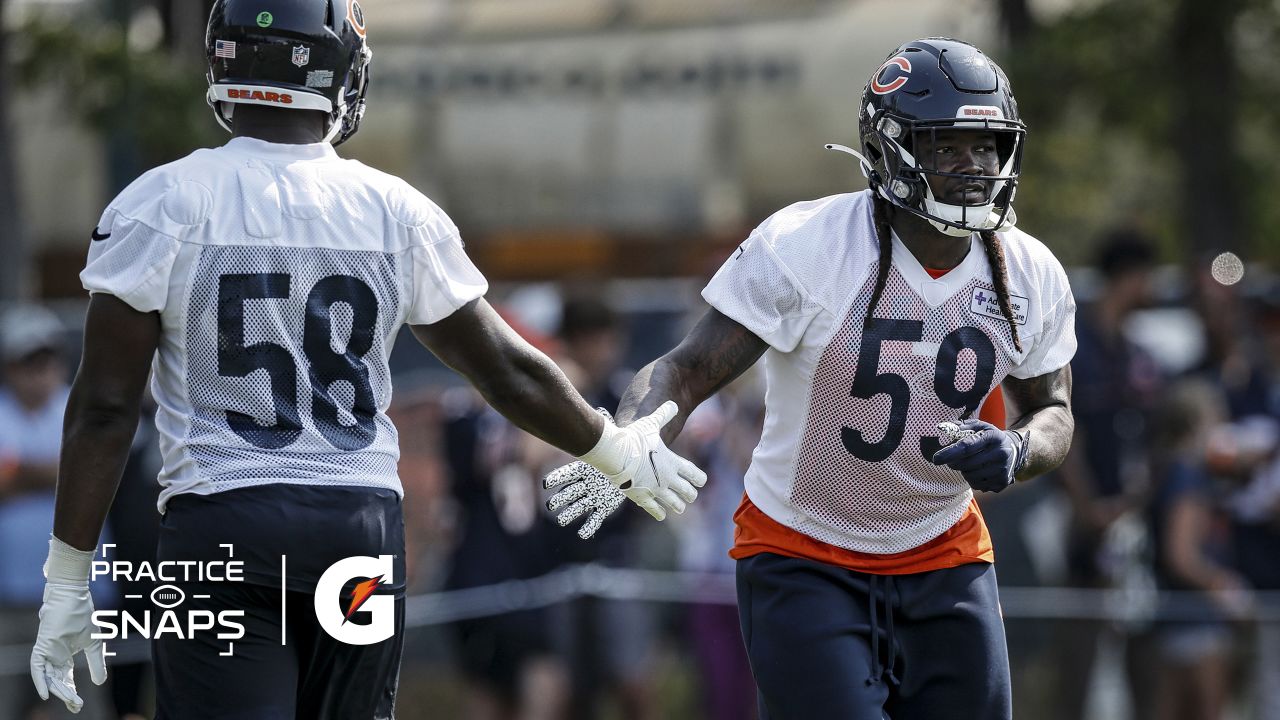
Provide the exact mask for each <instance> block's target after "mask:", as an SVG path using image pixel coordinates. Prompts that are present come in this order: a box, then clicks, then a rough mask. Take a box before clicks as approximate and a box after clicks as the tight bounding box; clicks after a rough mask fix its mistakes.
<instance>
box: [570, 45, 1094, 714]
mask: <svg viewBox="0 0 1280 720" xmlns="http://www.w3.org/2000/svg"><path fill="white" fill-rule="evenodd" d="M1025 134H1026V129H1025V127H1024V125H1023V123H1022V122H1021V121H1020V120H1019V116H1018V107H1017V104H1016V103H1015V102H1014V98H1013V93H1012V91H1011V90H1010V88H1009V81H1008V79H1007V78H1006V77H1005V75H1004V73H1003V72H1002V71H1001V70H1000V68H999V67H998V66H996V64H995V63H993V62H992V61H991V60H990V59H989V58H987V57H986V56H985V55H984V54H983V53H982V52H981V51H980V50H978V49H977V48H976V47H973V46H972V45H969V44H967V43H963V42H959V41H956V40H950V39H944V38H927V39H923V40H917V41H914V42H909V43H906V44H905V45H902V46H901V47H899V48H897V49H896V50H894V51H893V53H891V54H890V55H889V57H888V59H887V60H886V61H885V62H884V64H883V65H881V66H880V67H879V68H878V69H877V70H876V71H875V73H874V74H873V75H872V77H871V79H870V82H868V84H867V86H866V88H865V90H864V92H863V95H862V101H861V107H860V112H859V136H860V147H859V149H858V150H852V149H849V148H843V147H841V146H832V147H835V148H837V149H842V150H845V151H847V152H850V153H852V154H854V155H856V156H858V158H859V163H860V166H861V169H862V172H863V173H864V174H865V175H866V177H867V178H868V181H869V185H870V189H869V190H867V191H863V192H857V193H850V194H844V195H835V196H832V197H827V198H822V199H820V200H813V201H809V202H801V203H798V204H796V205H792V206H790V207H788V208H785V209H783V210H781V211H780V212H778V213H776V214H775V215H773V216H772V217H770V218H769V219H767V220H766V221H765V222H764V223H763V224H761V225H760V226H759V227H758V228H757V229H756V230H755V231H754V232H753V233H751V235H750V237H749V238H747V240H746V242H744V243H742V245H741V246H740V247H739V248H738V249H737V250H736V251H735V252H734V253H733V254H732V256H731V257H730V258H729V259H728V260H727V261H726V262H725V263H724V265H723V267H721V269H720V270H719V272H718V273H717V274H716V275H715V277H714V278H712V280H711V282H710V283H709V284H708V285H707V287H706V289H705V290H704V291H703V297H704V298H705V299H706V300H707V302H708V303H710V305H711V310H710V311H709V312H707V314H706V315H705V316H704V317H703V318H702V319H701V321H700V322H699V323H698V324H697V325H696V326H695V327H694V329H693V330H692V331H691V332H690V334H689V335H688V336H687V337H686V338H685V339H684V340H683V341H682V342H681V343H680V345H679V346H677V347H676V348H675V349H674V350H672V351H671V352H669V353H667V354H666V355H665V356H663V357H662V358H659V359H658V360H657V361H655V362H653V363H652V364H650V365H649V366H648V367H646V368H645V369H644V370H642V371H641V372H640V373H639V374H638V375H637V377H636V378H635V380H634V381H633V382H632V384H631V386H630V388H629V389H628V391H627V393H626V394H625V396H624V398H623V401H622V404H621V406H620V409H619V412H618V417H619V422H620V423H623V424H625V423H626V422H628V421H630V420H631V419H632V418H636V417H641V416H642V415H644V414H646V413H649V412H652V411H653V410H654V409H655V408H657V407H660V406H661V405H663V404H664V403H667V402H671V401H675V402H676V403H677V404H678V405H679V408H680V412H679V413H678V414H677V416H676V418H675V419H674V420H672V421H671V422H670V423H669V424H668V425H667V426H666V427H665V428H664V429H663V430H662V435H663V437H664V438H665V439H666V440H667V441H668V442H670V441H671V440H672V439H673V438H674V437H675V436H676V435H677V434H678V433H679V432H680V428H681V427H682V425H683V424H684V421H685V419H686V418H687V417H688V413H690V412H692V411H693V409H694V408H696V407H697V406H698V404H699V403H701V402H702V401H703V400H705V399H706V398H707V397H709V396H710V395H711V394H713V393H715V392H716V391H717V390H719V389H720V388H722V387H724V386H725V384H727V383H729V382H730V381H732V380H733V379H734V378H736V377H737V376H738V375H740V374H741V373H742V372H743V371H744V370H746V369H747V368H749V367H751V366H752V365H753V364H755V362H756V361H757V360H758V359H759V358H760V357H761V356H763V357H764V358H765V374H766V377H767V383H768V389H767V394H766V417H765V421H764V430H763V434H762V437H761V439H760V443H759V445H758V446H757V447H756V449H755V452H754V455H753V457H752V460H751V466H750V468H749V470H748V471H747V476H746V491H747V492H746V495H745V497H744V498H743V500H742V504H741V506H740V507H739V509H738V511H737V513H736V514H735V521H736V525H737V527H736V534H735V541H734V547H733V549H732V551H731V553H730V554H731V555H732V556H733V557H734V558H736V559H737V561H738V564H737V574H738V604H739V612H740V617H741V623H742V632H743V638H744V639H745V641H746V646H747V651H748V654H749V656H750V659H751V665H752V669H753V672H754V673H755V677H756V681H757V685H758V687H759V700H760V709H761V714H762V716H763V717H765V718H769V720H782V719H787V720H800V719H804V720H807V719H809V718H842V719H845V720H864V719H865V720H872V719H876V720H878V719H879V718H882V717H886V716H887V717H893V718H895V720H913V719H921V720H924V719H932V718H942V717H945V718H949V719H964V718H973V719H974V720H978V719H979V718H980V719H981V720H995V719H999V718H1008V717H1010V715H1011V712H1012V711H1011V697H1010V687H1009V662H1008V655H1007V650H1006V646H1005V636H1004V626H1003V624H1002V621H1001V617H1000V605H999V601H998V599H997V595H996V576H995V570H994V567H993V564H992V563H993V555H992V548H991V539H990V536H989V535H988V532H987V528H986V526H985V525H984V522H983V519H982V514H981V512H980V511H979V509H978V505H977V504H976V503H975V501H974V491H986V492H999V491H1001V490H1003V489H1005V488H1006V487H1008V486H1009V485H1011V484H1013V483H1014V482H1015V481H1019V480H1027V479H1029V478H1031V477H1033V476H1036V475H1039V474H1041V473H1043V472H1045V471H1047V470H1050V469H1052V468H1054V467H1055V466H1057V465H1058V464H1059V463H1060V462H1061V461H1062V459H1063V457H1064V455H1065V454H1066V452H1067V448H1068V446H1069V444H1070V439H1071V434H1072V429H1073V421H1072V417H1071V409H1070V390H1071V371H1070V367H1069V366H1068V362H1069V361H1070V360H1071V357H1072V355H1073V353H1074V351H1075V347H1076V343H1075V337H1074V314H1075V302H1074V300H1073V299H1072V295H1071V291H1070V288H1069V286H1068V284H1067V277H1066V274H1065V273H1064V272H1063V269H1062V266H1061V265H1060V264H1059V263H1058V261H1057V260H1056V259H1055V258H1054V257H1053V255H1052V254H1051V253H1050V251H1049V250H1048V249H1047V248H1046V247H1045V246H1044V245H1043V244H1041V243H1040V242H1039V241H1037V240H1036V239H1035V238H1033V237H1031V236H1030V235H1027V234H1026V233H1024V232H1022V231H1020V230H1018V229H1016V228H1015V227H1014V222H1015V215H1014V212H1013V199H1014V192H1015V190H1016V188H1017V183H1018V173H1019V165H1020V160H1021V157H1022V149H1023V140H1024V137H1025ZM1001 387H1002V388H1003V390H1004V393H1005V395H1006V396H1007V397H1008V398H1009V399H1011V400H1012V402H1013V404H1014V405H1015V407H1016V414H1015V415H1014V416H1013V422H1012V425H1011V427H1010V429H1008V430H1005V429H1002V428H1001V427H997V426H995V425H993V424H991V423H988V422H985V421H983V420H980V419H979V418H978V417H977V413H978V411H979V408H981V407H982V406H983V403H984V401H985V400H986V399H987V398H988V397H989V396H991V395H992V394H993V393H994V392H996V391H997V389H999V388H1001ZM586 474H589V472H587V471H586V470H585V469H583V468H581V467H580V466H579V467H577V468H576V469H575V467H574V466H572V465H571V466H566V468H565V469H562V470H560V471H557V473H556V474H553V478H554V480H556V481H563V480H565V479H566V478H567V477H578V476H581V475H586ZM553 500H554V498H553Z"/></svg>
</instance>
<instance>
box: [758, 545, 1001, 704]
mask: <svg viewBox="0 0 1280 720" xmlns="http://www.w3.org/2000/svg"><path fill="white" fill-rule="evenodd" d="M737 576H738V611H739V614H740V619H741V622H742V635H743V639H744V641H745V642H746V645H747V654H748V655H749V656H750V658H751V669H752V672H753V673H754V674H755V678H756V685H757V687H758V688H759V701H760V716H761V720H814V719H815V718H824V719H825V718H832V719H836V718H838V719H839V720H884V719H885V718H889V719H890V720H935V719H937V718H947V720H966V719H968V718H972V719H973V720H1008V719H1009V718H1011V717H1012V713H1013V710H1012V698H1011V693H1010V684H1009V655H1008V650H1007V648H1006V647H1005V636H1004V622H1003V620H1002V619H1001V617H1000V606H999V598H998V597H997V593H996V574H995V568H994V566H992V565H989V564H986V563H978V564H970V565H962V566H960V567H955V568H948V569H945V570H935V571H932V572H925V573H918V574H913V575H879V576H877V575H869V574H866V573H860V572H854V571H851V570H845V569H843V568H838V567H834V566H831V565H825V564H822V563H817V562H813V561H809V560H798V559H795V558H788V557H782V556H779V555H772V554H767V553H766V554H761V555H755V556H753V557H749V558H744V559H742V560H739V561H738V567H737Z"/></svg>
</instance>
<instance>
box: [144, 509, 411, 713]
mask: <svg viewBox="0 0 1280 720" xmlns="http://www.w3.org/2000/svg"><path fill="white" fill-rule="evenodd" d="M219 543H232V544H233V545H234V546H235V556H234V557H235V558H237V559H241V560H243V561H244V563H245V565H244V575H245V582H215V583H210V582H206V583H200V582H190V583H178V585H179V586H180V587H181V588H182V590H183V591H184V592H185V593H186V595H187V598H188V599H187V600H186V601H185V602H183V603H182V606H181V609H182V610H194V609H200V610H210V611H212V612H214V613H217V612H218V611H220V610H243V611H244V616H243V617H242V618H240V619H239V620H238V622H240V623H242V624H243V625H244V628H245V637H244V638H242V639H239V640H236V641H234V648H233V655H232V656H231V657H224V656H220V655H219V653H221V652H225V651H226V650H227V643H226V641H220V640H218V639H217V638H216V636H215V635H214V633H213V632H203V633H197V634H196V637H195V639H179V638H176V637H174V636H173V635H165V636H162V637H158V638H156V639H154V640H152V652H153V654H154V658H155V664H156V696H157V697H156V701H157V702H156V704H157V713H156V718H157V720H215V719H216V720H294V719H295V718H296V719H297V720H303V719H304V718H305V720H388V719H389V718H392V717H393V712H394V707H395V699H396V690H397V685H398V680H399V670H400V653H401V649H402V646H403V641H404V572H405V571H404V521H403V517H402V512H401V507H400V499H399V497H398V496H397V495H396V493H395V492H394V491H391V490H382V489H373V488H358V487H341V486H339V487H326V486H307V485H263V486H258V487H249V488H241V489H238V490H229V491H227V492H222V493H215V494H212V495H202V496H200V495H177V496H175V497H174V498H173V499H171V500H170V501H169V506H168V510H167V512H166V513H165V516H164V519H163V521H162V522H161V526H160V543H159V548H158V549H157V555H158V557H159V559H160V560H162V561H163V560H201V561H209V560H225V559H226V557H227V550H226V549H225V548H222V547H220V546H219ZM281 555H284V556H286V557H287V558H288V568H287V570H288V573H287V577H286V578H283V584H284V593H283V595H282V592H281V584H282V578H281V570H282V567H281V561H280V557H281ZM357 555H366V556H378V555H393V556H394V557H395V560H394V563H393V572H392V574H393V578H392V579H390V580H391V581H390V582H389V584H387V585H385V586H384V587H382V588H379V589H378V590H377V591H375V592H377V593H378V594H386V595H392V596H394V597H395V598H396V600H395V634H394V635H393V636H392V637H390V638H388V639H386V640H383V641H382V642H379V643H374V644H372V645H348V644H346V643H343V642H341V641H338V640H335V639H334V638H333V637H331V636H330V635H329V634H328V633H327V632H326V631H325V630H324V629H323V628H322V627H320V624H319V621H318V620H316V615H315V607H314V597H315V594H314V589H315V585H316V581H317V580H318V579H319V577H320V575H321V574H323V573H324V571H325V570H326V569H327V568H328V567H329V566H330V565H331V564H333V563H334V562H336V561H338V560H341V559H343V558H347V557H352V556H357ZM355 582H356V579H352V580H350V581H349V582H348V583H347V586H346V588H345V590H344V594H343V595H342V596H337V597H334V598H333V602H334V603H335V604H338V605H339V607H342V606H343V605H346V604H348V603H349V599H350V592H351V589H352V586H353V585H354V584H355ZM197 596H205V597H197ZM356 615H357V616H359V615H360V612H357V613H356ZM352 621H353V622H357V623H358V622H360V620H359V619H357V617H353V620H352ZM282 624H283V627H282ZM282 635H283V636H284V639H285V644H283V645H282V644H281V636H282Z"/></svg>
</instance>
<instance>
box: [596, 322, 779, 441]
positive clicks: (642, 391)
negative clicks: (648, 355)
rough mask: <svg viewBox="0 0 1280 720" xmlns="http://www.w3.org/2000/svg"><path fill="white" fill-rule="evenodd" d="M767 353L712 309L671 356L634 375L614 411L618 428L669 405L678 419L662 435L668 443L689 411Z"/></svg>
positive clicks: (761, 344)
mask: <svg viewBox="0 0 1280 720" xmlns="http://www.w3.org/2000/svg"><path fill="white" fill-rule="evenodd" d="M768 348H769V346H768V344H767V343H765V341H763V340H761V339H760V338H759V337H757V336H756V335H755V334H754V333H752V332H751V331H750V330H748V329H746V328H745V327H743V326H742V325H740V324H739V323H738V322H736V321H734V320H732V319H730V318H729V317H726V316H725V315H723V314H722V313H720V311H718V310H715V309H714V308H713V309H712V310H710V311H708V312H707V314H706V315H703V316H702V319H701V320H699V321H698V324H697V325H695V326H694V328H693V330H691V331H690V332H689V334H688V336H686V337H685V339H684V340H682V341H681V342H680V344H679V345H677V346H676V347H675V349H674V350H672V351H671V352H669V353H667V354H666V355H663V356H662V357H660V358H658V359H657V360H654V361H653V362H651V363H649V364H648V365H647V366H645V368H644V369H643V370H641V371H640V372H639V373H636V376H635V378H634V379H633V380H632V381H631V385H630V386H628V387H627V391H626V393H624V394H623V396H622V402H621V403H619V405H618V418H617V420H618V424H619V425H627V424H628V423H630V422H632V421H633V420H635V419H636V418H638V417H644V416H645V415H648V414H649V413H651V412H653V411H654V410H656V409H658V406H659V405H661V404H662V403H664V402H666V401H667V400H674V401H675V402H676V404H677V405H679V406H680V413H679V414H678V415H677V416H676V417H675V419H673V420H672V421H671V422H669V423H667V425H666V427H664V428H663V429H662V439H663V440H664V441H665V442H667V443H670V442H671V441H672V440H674V439H675V437H676V436H677V435H679V434H680V430H681V429H682V428H684V423H685V420H687V419H688V418H689V414H690V413H692V412H693V410H694V408H696V407H698V405H700V404H702V401H703V400H706V399H707V398H709V397H711V396H712V395H714V394H716V392H717V391H719V390H720V388H722V387H724V386H725V385H728V384H729V383H731V382H733V380H734V379H735V378H737V377H738V376H739V375H741V374H742V373H744V372H746V370H747V368H749V367H751V366H752V365H755V363H756V361H757V360H759V359H760V356H761V355H763V354H764V351H765V350H767V349H768Z"/></svg>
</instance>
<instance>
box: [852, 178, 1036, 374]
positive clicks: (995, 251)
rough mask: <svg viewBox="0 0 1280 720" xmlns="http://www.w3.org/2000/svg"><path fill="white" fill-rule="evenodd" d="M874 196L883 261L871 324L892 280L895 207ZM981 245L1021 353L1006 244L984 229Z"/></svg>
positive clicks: (873, 296) (873, 212)
mask: <svg viewBox="0 0 1280 720" xmlns="http://www.w3.org/2000/svg"><path fill="white" fill-rule="evenodd" d="M871 199H872V203H873V204H872V210H871V216H872V219H873V220H874V222H875V226H876V238H877V240H878V242H879V246H880V262H879V265H878V267H877V268H876V285H875V289H874V290H872V291H871V303H870V304H869V305H867V317H866V319H865V320H864V321H863V322H864V324H865V325H870V324H871V316H872V315H874V314H875V311H876V306H877V305H879V304H880V296H881V295H883V294H884V287H885V285H886V284H887V283H888V282H889V267H890V266H891V265H892V264H893V227H892V225H891V224H890V216H891V215H892V213H893V206H892V205H891V204H890V203H889V201H888V200H885V199H884V198H882V197H880V195H879V194H875V193H873V194H872V196H871ZM982 248H983V250H985V251H986V255H987V262H988V263H989V264H990V265H991V277H992V284H994V285H995V291H996V302H997V303H999V305H1000V312H1001V313H1003V314H1004V318H1005V320H1007V321H1009V331H1010V332H1011V333H1013V346H1014V348H1016V349H1017V350H1018V352H1022V338H1021V337H1019V336H1018V323H1017V321H1016V320H1015V319H1014V317H1013V302H1012V301H1011V300H1010V299H1009V268H1008V266H1006V265H1005V261H1004V247H1003V246H1002V245H1001V243H1000V237H999V236H998V235H996V234H995V231H994V230H983V231H982Z"/></svg>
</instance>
